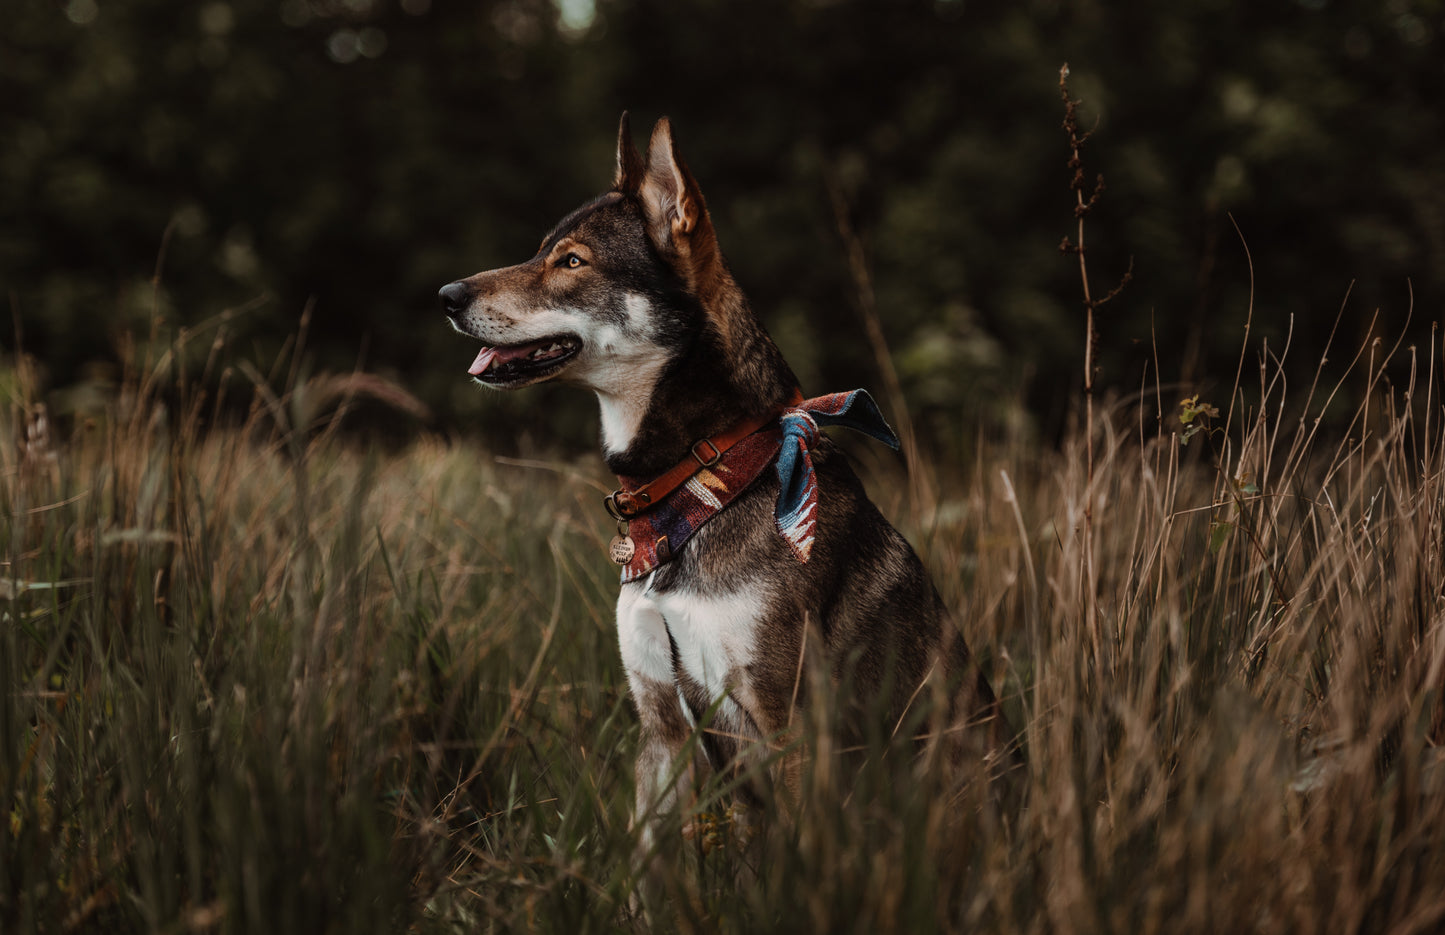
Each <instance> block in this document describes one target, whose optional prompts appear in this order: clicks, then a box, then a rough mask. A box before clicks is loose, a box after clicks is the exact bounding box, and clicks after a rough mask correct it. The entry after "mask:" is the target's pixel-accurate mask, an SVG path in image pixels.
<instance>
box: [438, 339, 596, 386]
mask: <svg viewBox="0 0 1445 935" xmlns="http://www.w3.org/2000/svg"><path fill="white" fill-rule="evenodd" d="M581 349H582V341H581V339H579V338H576V337H573V336H572V335H570V334H559V335H554V336H553V337H550V338H543V339H542V340H540V341H532V342H530V343H527V344H512V345H500V344H499V345H497V346H496V347H484V348H482V350H481V353H479V354H477V359H476V360H474V361H472V366H471V369H469V370H468V371H467V372H468V373H470V374H471V375H472V376H474V377H476V378H477V379H478V380H480V381H481V382H483V383H490V384H492V385H493V386H509V385H512V384H519V383H535V382H537V381H538V380H545V379H546V378H547V377H550V376H552V375H553V374H554V373H556V372H557V371H559V370H561V369H562V366H563V365H564V364H565V363H567V361H569V360H571V359H572V358H573V357H575V356H576V354H577V352H578V351H580V350H581Z"/></svg>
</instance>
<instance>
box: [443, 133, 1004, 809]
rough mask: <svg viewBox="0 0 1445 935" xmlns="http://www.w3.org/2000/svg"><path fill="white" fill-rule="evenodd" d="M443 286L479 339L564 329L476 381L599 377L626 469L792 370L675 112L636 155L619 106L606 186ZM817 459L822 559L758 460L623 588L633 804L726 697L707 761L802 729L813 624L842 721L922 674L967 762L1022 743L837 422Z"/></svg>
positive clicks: (683, 444)
mask: <svg viewBox="0 0 1445 935" xmlns="http://www.w3.org/2000/svg"><path fill="white" fill-rule="evenodd" d="M574 257H575V258H576V259H575V260H574ZM442 299H443V304H444V305H445V306H446V309H447V312H448V315H449V317H450V318H451V319H452V322H453V325H454V326H455V327H456V328H457V330H459V331H461V332H463V333H464V334H468V335H471V336H472V337H475V338H478V339H480V340H482V341H483V342H484V343H487V344H491V343H496V344H498V345H514V346H515V345H522V344H529V343H530V342H534V341H543V342H544V343H545V341H547V340H549V339H551V338H552V337H553V336H554V335H555V336H561V337H562V338H565V341H564V342H563V343H565V345H566V346H567V347H568V348H569V354H570V356H568V357H567V358H566V359H565V360H559V361H558V362H557V363H556V364H552V363H550V362H543V364H542V365H541V366H540V367H537V368H533V369H531V370H523V371H521V372H517V373H513V374H511V375H508V374H505V373H503V374H496V375H492V376H491V377H490V378H488V376H487V374H485V373H484V374H483V375H482V377H481V378H480V379H482V380H483V382H489V383H491V384H492V385H500V386H504V387H508V388H510V387H515V386H521V385H526V384H528V383H532V382H537V381H538V380H541V379H550V378H551V377H553V376H555V377H557V378H558V379H561V380H569V381H572V382H575V383H578V384H581V385H583V386H586V387H589V388H591V389H593V390H595V391H596V392H597V393H598V396H599V399H600V400H601V402H602V408H603V431H604V438H603V448H604V454H605V456H606V460H607V466H608V467H609V468H610V469H611V470H612V471H613V472H615V473H617V474H621V475H627V476H631V477H641V478H646V477H652V476H656V475H659V474H661V473H663V472H664V471H666V470H667V469H668V468H671V467H672V466H673V465H674V464H677V463H678V462H679V461H681V460H683V459H684V458H686V457H688V453H689V450H690V448H691V446H692V444H693V443H694V442H695V441H697V440H699V439H702V438H706V437H708V436H712V435H715V434H717V433H719V432H722V431H724V430H726V429H728V428H730V427H731V426H733V425H735V424H737V423H738V422H740V421H742V420H745V419H748V418H751V417H756V416H760V415H763V414H765V413H768V412H770V411H773V410H775V409H777V408H779V407H780V406H781V405H782V404H784V403H785V402H786V401H787V400H788V398H789V396H790V394H791V393H792V391H793V389H794V388H795V387H796V386H797V380H796V378H795V377H794V375H793V372H792V370H791V369H790V368H789V367H788V365H787V363H786V362H785V361H784V360H783V357H782V355H781V353H780V352H779V351H778V349H777V347H776V345H774V343H773V342H772V340H771V339H770V338H769V337H768V334H767V332H766V331H765V330H764V328H763V326H762V324H761V322H759V320H758V319H757V317H756V316H755V315H754V314H753V312H752V310H751V309H750V307H749V306H748V303H747V300H746V299H745V298H744V296H743V293H742V291H741V290H740V289H739V288H738V286H737V284H736V283H735V282H734V281H733V278H732V275H731V274H730V273H729V271H728V268H727V266H726V264H725V262H724V260H723V256H722V253H721V252H720V251H719V249H718V246H717V239H716V236H715V234H714V231H713V226H712V222H711V220H710V219H709V216H708V212H707V208H706V205H705V203H704V201H703V198H702V194H701V192H700V191H699V189H698V187H697V183H696V182H695V181H694V179H693V177H692V175H691V174H690V173H689V172H688V170H687V168H686V166H685V165H684V164H683V162H682V160H681V159H680V158H679V157H678V155H677V152H676V149H675V147H674V145H673V137H672V130H671V127H670V125H669V123H668V121H667V120H666V118H664V119H663V120H660V121H659V122H658V123H657V126H656V127H655V128H654V130H653V133H652V139H651V143H650V145H649V148H648V153H647V156H646V157H643V156H641V155H639V153H638V152H637V150H636V149H635V148H634V147H633V145H632V141H631V138H630V134H629V132H628V126H627V118H626V116H625V115H624V116H623V120H622V126H621V128H620V132H619V138H618V148H617V173H616V178H615V185H614V188H613V190H612V191H611V192H609V193H607V194H605V195H603V196H602V197H601V198H599V199H597V200H596V201H593V202H592V203H590V204H588V205H585V206H583V207H582V208H580V209H578V210H577V211H575V212H573V213H572V214H571V215H569V216H568V217H566V218H565V219H563V220H562V222H561V223H559V224H558V225H557V227H556V228H554V229H553V230H552V231H551V232H550V233H549V234H548V235H547V237H546V238H545V239H544V240H543V243H542V246H541V248H540V250H539V251H538V253H537V255H536V256H534V257H533V258H532V259H530V260H528V261H527V262H525V263H522V264H519V265H517V266H512V267H508V268H506V269H499V270H493V271H489V272H483V273H478V274H476V275H475V276H471V277H469V278H467V279H464V280H460V281H459V282H456V283H452V284H450V285H448V286H447V287H445V288H444V289H443V290H442ZM644 313H645V314H644ZM624 410H625V411H624ZM813 463H814V465H815V468H816V471H817V478H818V515H817V527H816V531H815V540H814V546H813V552H812V556H811V558H810V560H809V561H808V562H806V563H802V562H799V561H798V560H797V558H795V557H794V556H793V554H792V553H791V552H790V551H789V549H788V547H787V545H786V544H785V542H784V540H783V538H782V537H781V535H780V534H779V533H778V531H777V528H776V525H775V523H774V518H773V511H774V503H775V501H776V497H777V493H778V481H777V478H776V477H775V476H774V474H773V473H772V472H771V471H765V472H764V474H763V475H762V477H761V478H760V479H759V480H758V481H756V482H755V483H754V484H753V485H752V486H751V487H750V488H749V489H748V490H747V491H745V492H744V493H743V494H742V495H741V496H739V497H738V498H737V499H736V500H735V501H734V502H733V503H732V505H731V506H729V508H728V509H726V510H724V511H723V512H721V513H720V514H718V515H717V516H715V517H714V518H713V519H711V520H710V521H709V522H708V523H707V524H706V525H705V526H703V527H702V528H701V529H700V530H698V531H697V532H696V533H695V534H694V536H693V537H692V539H691V540H690V541H689V542H688V543H687V545H686V547H685V548H684V549H682V551H681V552H680V554H679V555H677V556H676V558H675V559H674V560H673V561H672V562H670V563H669V564H666V565H663V566H661V567H660V568H658V569H657V570H656V571H654V572H653V573H652V574H651V575H650V576H648V577H646V578H644V579H642V580H640V581H634V582H631V583H629V584H627V585H624V586H623V589H622V594H621V596H620V598H619V601H618V631H619V642H620V644H621V649H622V656H623V661H624V663H625V665H626V666H627V669H628V679H629V683H630V686H631V689H632V693H633V700H634V703H635V704H636V706H637V711H638V714H639V717H640V719H641V723H642V747H641V751H640V754H639V757H638V762H637V790H638V792H637V809H638V814H639V815H642V814H646V813H649V812H651V811H653V810H654V809H659V808H660V809H663V810H665V809H667V808H669V807H671V806H672V805H673V804H674V803H675V802H676V801H677V797H678V796H679V795H681V794H683V792H684V788H683V787H684V785H685V784H686V782H687V781H688V777H687V775H686V771H683V772H682V775H681V777H680V778H679V779H678V780H677V782H675V783H673V784H672V786H673V787H672V788H664V786H667V785H668V781H667V778H668V777H669V776H673V775H677V774H678V770H677V769H675V768H674V760H675V758H676V756H677V755H678V754H679V752H680V751H681V750H682V749H683V747H684V744H685V743H686V742H687V740H688V739H689V737H690V736H691V735H692V733H693V731H694V729H695V725H696V724H697V722H698V721H700V720H702V719H703V717H704V716H705V714H706V713H707V712H708V711H709V710H710V709H712V708H714V707H715V706H716V709H717V710H716V712H715V715H714V716H713V719H712V720H711V722H710V724H709V725H708V728H709V729H707V730H706V731H705V732H704V735H703V738H702V743H701V747H702V750H703V751H704V753H705V761H704V762H705V764H706V765H710V766H711V767H712V768H725V767H729V766H731V767H736V766H738V765H739V764H740V763H741V762H742V761H743V760H744V758H745V757H746V756H747V755H748V750H749V748H750V747H751V745H753V744H756V743H761V742H766V741H770V740H776V739H778V738H779V737H786V736H789V735H790V734H791V733H792V731H793V727H794V725H796V724H798V723H801V717H800V715H799V712H800V711H803V710H805V709H806V708H807V706H808V705H810V704H812V703H814V698H812V697H811V696H810V692H809V688H808V683H807V680H806V679H804V680H802V681H803V684H799V682H800V671H801V666H800V659H801V658H802V657H803V655H804V643H805V641H806V640H810V639H812V638H813V637H810V636H809V635H808V634H809V632H810V631H811V632H813V633H815V634H816V635H818V636H820V637H821V641H822V647H823V649H822V652H823V653H824V654H825V656H826V662H825V669H826V672H827V673H828V675H829V676H831V684H832V685H833V686H835V687H836V686H841V685H847V686H850V689H851V691H850V696H849V697H848V698H834V699H831V700H832V701H833V702H835V703H837V704H838V706H839V710H840V711H841V712H842V713H843V714H844V715H845V717H844V718H843V723H844V725H845V729H847V728H848V726H849V725H851V727H852V732H854V733H855V734H856V735H857V736H858V737H861V735H862V734H863V733H864V730H863V725H862V724H860V723H859V722H858V719H860V718H863V717H872V718H875V719H876V718H877V717H878V716H879V714H880V712H884V713H885V714H886V717H887V718H888V719H889V720H888V723H887V725H885V727H884V731H885V732H886V731H888V730H892V729H893V727H894V725H895V724H897V723H898V721H899V720H900V719H901V718H902V717H903V715H904V713H905V711H906V709H907V708H908V707H909V706H910V704H913V703H915V701H916V699H917V698H919V697H920V696H923V697H927V696H926V695H923V693H922V692H921V691H920V689H921V687H922V686H924V685H925V683H929V684H936V685H943V686H948V689H947V691H948V692H949V693H950V696H951V700H950V701H949V703H948V704H946V705H945V706H944V707H945V708H947V714H946V718H945V719H943V720H939V721H936V722H935V725H934V726H935V728H936V729H939V730H941V732H942V736H945V737H946V738H947V740H946V746H947V747H948V748H949V749H950V751H951V753H952V754H953V756H954V757H955V759H956V761H957V762H958V763H959V764H960V766H961V767H965V768H969V769H972V770H974V771H975V774H981V773H985V772H988V773H999V772H1002V771H1004V770H1006V769H1008V768H1009V767H1011V766H1012V765H1014V764H1015V763H1016V761H1017V753H1016V751H1015V750H1014V748H1013V747H1012V746H1011V743H1012V737H1013V735H1012V732H1011V731H1010V729H1009V727H1008V724H1007V723H1006V721H1005V720H1004V718H1003V715H1002V713H1001V712H1000V710H999V706H998V703H997V702H996V700H995V698H994V695H993V692H992V691H991V690H990V688H989V686H988V683H987V682H986V681H985V680H984V679H983V677H982V675H981V674H980V673H979V672H978V671H977V670H976V667H974V666H973V665H972V663H971V662H970V659H969V653H968V649H967V648H966V646H965V645H964V641H963V639H962V638H961V637H960V636H959V635H958V632H957V629H956V627H955V626H954V625H953V624H952V623H951V622H950V621H949V620H948V618H947V614H946V612H945V610H944V608H943V606H942V603H941V601H940V599H939V597H938V594H937V592H936V591H935V590H934V588H933V585H932V583H931V582H930V580H929V578H928V575H927V572H925V570H924V568H923V566H922V563H921V562H920V561H919V559H918V557H917V555H915V554H914V552H913V550H912V549H911V548H910V547H909V545H908V543H907V542H906V541H905V540H904V539H903V537H902V536H901V535H899V533H898V532H897V531H896V530H895V529H894V528H893V527H892V526H891V525H889V523H888V522H887V520H885V519H884V518H883V516H882V515H880V514H879V512H878V510H877V508H875V507H874V505H873V504H872V503H871V502H870V501H869V499H868V497H867V495H866V493H865V492H864V490H863V487H862V485H861V484H860V483H859V481H858V479H857V477H856V476H855V475H854V473H853V470H852V468H851V467H850V466H849V465H848V463H847V461H846V459H845V458H844V457H843V455H842V453H841V452H840V451H839V450H838V448H837V447H836V446H835V445H834V444H833V443H832V442H831V441H829V440H828V439H827V438H823V439H822V440H821V441H820V442H819V444H818V445H817V446H816V448H815V449H814V451H813ZM808 652H810V653H812V652H817V650H815V649H814V648H813V647H812V646H811V645H810V646H809V647H808ZM932 680H936V682H934V681H932ZM814 684H817V683H816V682H815V683H814ZM824 684H828V683H827V682H826V681H825V683H824ZM884 692H886V693H887V694H886V697H880V693H884ZM846 715H851V717H852V720H851V721H850V719H849V717H848V716H846ZM855 739H856V737H855ZM845 742H846V738H845ZM969 761H972V763H973V764H975V765H973V766H968V765H967V764H968V763H969ZM796 765H797V764H796V761H792V762H791V763H784V765H783V766H781V767H779V768H777V769H776V770H775V771H774V777H775V780H776V781H778V782H781V783H782V784H784V785H787V784H788V782H789V777H790V776H792V775H794V774H795V771H796Z"/></svg>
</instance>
